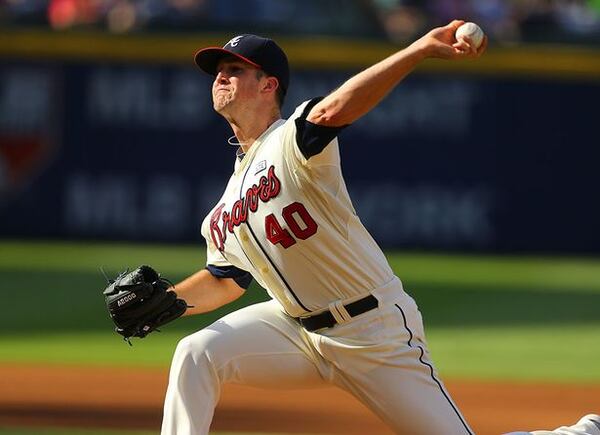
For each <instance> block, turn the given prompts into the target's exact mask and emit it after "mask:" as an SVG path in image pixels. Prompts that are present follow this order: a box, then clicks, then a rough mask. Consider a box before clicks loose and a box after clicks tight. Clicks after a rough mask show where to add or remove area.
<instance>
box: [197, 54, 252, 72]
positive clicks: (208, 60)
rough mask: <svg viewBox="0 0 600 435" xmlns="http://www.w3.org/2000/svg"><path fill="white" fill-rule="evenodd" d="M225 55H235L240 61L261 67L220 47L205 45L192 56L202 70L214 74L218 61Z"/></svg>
mask: <svg viewBox="0 0 600 435" xmlns="http://www.w3.org/2000/svg"><path fill="white" fill-rule="evenodd" d="M227 56H233V57H236V58H238V59H239V60H241V61H242V62H246V63H248V64H250V65H252V66H255V67H256V68H262V67H261V66H260V65H258V64H257V63H255V62H252V61H251V60H250V59H248V58H246V57H244V56H241V55H239V54H237V53H234V52H232V51H229V50H225V49H224V48H221V47H207V48H203V49H201V50H199V51H198V52H197V53H196V55H195V56H194V61H195V62H196V65H198V66H199V67H200V69H201V70H202V71H204V72H205V73H208V74H210V75H212V76H216V75H217V66H218V65H219V61H220V60H221V59H223V58H225V57H227Z"/></svg>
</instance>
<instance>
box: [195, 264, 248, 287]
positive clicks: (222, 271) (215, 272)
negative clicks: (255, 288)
mask: <svg viewBox="0 0 600 435" xmlns="http://www.w3.org/2000/svg"><path fill="white" fill-rule="evenodd" d="M206 270H208V271H209V272H210V274H211V275H212V276H214V277H215V278H232V279H233V280H234V281H235V282H236V283H237V285H239V286H240V287H242V288H243V289H247V288H248V287H249V286H250V283H251V282H252V275H251V274H250V272H246V271H245V270H242V269H239V268H237V267H235V266H215V265H213V264H209V265H208V266H206Z"/></svg>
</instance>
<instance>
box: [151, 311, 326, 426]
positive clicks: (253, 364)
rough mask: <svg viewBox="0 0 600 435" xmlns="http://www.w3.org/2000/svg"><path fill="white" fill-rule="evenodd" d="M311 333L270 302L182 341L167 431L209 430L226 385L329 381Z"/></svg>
mask: <svg viewBox="0 0 600 435" xmlns="http://www.w3.org/2000/svg"><path fill="white" fill-rule="evenodd" d="M319 358H320V356H319V355H318V354H317V353H316V352H314V350H312V349H311V348H310V346H309V344H308V340H307V338H306V333H305V332H304V331H303V329H302V328H300V326H299V325H298V324H297V323H296V322H295V321H294V320H292V319H290V318H289V317H287V316H286V315H285V314H283V312H282V311H281V308H280V307H279V306H278V304H277V303H275V302H273V301H270V302H264V303H260V304H256V305H251V306H248V307H245V308H242V309H241V310H238V311H236V312H234V313H231V314H229V315H227V316H225V317H223V318H222V319H220V320H218V321H217V322H215V323H213V324H212V325H210V326H208V327H207V328H205V329H203V330H201V331H199V332H196V333H194V334H192V335H190V336H188V337H185V338H184V339H182V340H181V341H180V343H179V344H178V346H177V348H176V350H175V354H174V356H173V361H172V364H171V371H170V374H169V386H168V388H167V394H166V398H165V404H164V416H163V423H162V431H161V434H162V435H201V434H207V433H208V431H209V427H210V423H211V420H212V417H213V413H214V408H215V406H216V404H217V402H218V400H219V395H220V390H221V385H222V384H224V383H241V384H246V385H250V386H259V387H265V388H269V387H271V388H294V387H304V388H306V387H317V386H323V385H325V383H326V381H325V380H324V377H327V376H328V375H327V374H326V373H325V371H326V370H327V369H326V366H325V365H320V362H319Z"/></svg>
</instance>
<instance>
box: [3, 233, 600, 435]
mask: <svg viewBox="0 0 600 435" xmlns="http://www.w3.org/2000/svg"><path fill="white" fill-rule="evenodd" d="M388 258H389V259H390V262H391V264H392V267H393V268H394V270H395V272H396V274H397V275H398V276H400V277H401V279H402V280H403V282H404V284H405V287H406V289H407V291H408V292H409V293H410V294H412V295H413V297H415V299H416V300H417V302H418V303H419V306H420V309H421V311H422V313H423V316H424V318H425V326H426V330H427V334H428V338H429V344H430V348H431V350H432V353H433V358H434V361H435V362H436V365H437V366H438V368H439V369H440V371H441V372H442V374H443V375H444V376H453V377H478V378H496V379H540V380H543V379H546V380H561V381H582V382H583V381H596V382H600V365H599V364H597V361H600V346H598V339H599V337H600V315H599V308H598V307H600V259H594V258H584V259H577V258H552V257H547V258H542V257H509V256H459V255H439V254H435V255H434V254H423V253H388ZM143 263H147V264H151V265H153V266H154V267H156V268H157V269H158V270H160V271H161V272H162V273H163V275H165V276H167V277H168V278H171V279H172V280H174V281H177V280H179V279H181V278H183V277H185V276H186V275H188V274H190V273H192V272H194V271H195V270H197V269H199V268H202V267H203V265H204V248H203V247H202V246H197V247H195V246H160V245H128V244H97V243H93V244H84V243H56V242H43V243H34V242H0V283H1V284H0V294H1V295H2V296H3V300H4V301H5V304H6V305H5V307H8V308H9V309H7V310H5V312H4V313H3V315H2V316H1V317H0V362H1V361H12V362H18V361H23V362H34V363H35V362H38V363H39V362H49V363H54V364H64V363H67V364H88V365H89V364H101V365H114V364H118V365H144V366H159V367H163V366H167V365H168V364H169V361H170V358H171V354H172V352H173V349H174V347H175V345H176V342H177V340H178V339H179V338H180V337H182V336H184V335H186V334H188V333H190V332H193V331H195V330H198V329H200V328H202V327H204V326H206V325H207V324H209V323H211V322H213V321H214V320H215V319H216V318H218V317H220V316H222V315H223V314H225V313H226V312H229V311H232V310H234V309H237V308H238V307H241V306H244V305H246V304H249V303H253V302H257V301H261V300H265V299H266V298H267V296H266V294H265V292H264V291H263V290H262V289H260V288H258V287H257V286H255V285H254V286H253V287H251V288H250V289H249V290H248V291H247V292H246V294H245V295H244V296H243V298H241V299H240V300H239V301H236V302H235V303H234V304H231V305H230V306H228V307H226V308H225V309H223V310H219V311H217V312H215V313H210V314H208V315H203V316H193V317H190V318H185V319H179V320H178V321H177V322H174V323H173V324H171V325H168V326H166V327H165V328H164V330H163V332H162V333H161V334H152V335H151V336H150V337H148V338H146V339H144V340H135V341H134V346H133V347H132V348H131V347H129V346H128V345H126V344H125V343H124V342H123V341H122V340H120V339H119V336H117V335H116V334H114V333H113V332H111V331H112V323H111V322H110V320H109V319H108V316H107V313H106V310H105V307H104V301H103V298H102V294H101V291H102V289H103V288H104V286H105V280H104V278H103V277H102V274H101V273H100V271H99V267H100V266H104V268H105V270H106V271H107V273H108V274H109V275H110V276H113V275H115V274H116V273H117V272H118V271H120V270H122V269H124V268H125V267H127V266H129V267H132V268H133V267H136V266H137V265H139V264H143ZM0 433H2V432H0Z"/></svg>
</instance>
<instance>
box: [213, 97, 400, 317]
mask: <svg viewBox="0 0 600 435" xmlns="http://www.w3.org/2000/svg"><path fill="white" fill-rule="evenodd" d="M307 104H308V102H305V103H303V104H302V105H300V106H299V107H298V108H297V109H296V111H295V112H294V114H293V115H292V116H291V117H290V118H289V119H288V120H278V121H276V122H274V123H273V124H272V125H271V126H270V127H269V128H268V129H267V130H266V131H265V132H264V133H263V134H262V135H261V136H260V137H259V138H258V139H257V140H256V142H255V143H254V144H253V145H252V147H251V148H250V149H249V151H248V153H247V154H246V155H245V156H244V157H243V159H242V160H241V161H239V159H238V160H236V163H235V170H234V172H233V175H232V176H231V178H230V180H229V183H228V184H227V187H226V189H225V193H224V194H223V196H222V197H221V199H220V200H219V202H218V203H217V205H216V206H215V207H214V208H213V210H212V211H211V212H210V213H209V214H208V216H207V217H206V218H205V220H204V222H203V224H202V235H203V236H204V238H205V239H206V242H207V263H208V264H210V265H215V266H229V265H233V266H235V267H237V268H239V269H243V270H245V271H248V272H250V273H251V274H252V276H253V277H254V278H255V279H256V280H257V281H258V283H259V284H260V285H261V286H262V287H264V288H265V289H266V290H267V292H268V293H269V294H270V295H271V296H272V297H273V298H274V299H276V300H277V301H279V303H280V304H281V305H282V306H283V307H284V309H285V311H286V312H287V313H288V314H290V315H292V316H294V317H298V316H302V315H306V314H307V313H309V312H315V311H319V310H321V309H324V308H327V306H328V304H329V303H331V302H332V301H336V300H352V299H354V298H359V297H360V296H365V295H366V294H368V293H369V292H370V291H372V290H373V289H375V288H378V287H381V286H382V285H384V284H385V283H387V282H389V281H390V280H392V279H393V272H392V270H391V268H390V266H389V264H388V262H387V260H386V258H385V256H384V254H383V252H382V251H381V249H380V248H379V247H378V246H377V244H376V242H375V241H374V240H373V238H372V237H371V235H370V234H369V233H368V232H367V230H366V229H365V227H364V226H363V225H362V223H361V222H360V220H359V218H358V216H357V215H356V212H355V210H354V207H353V206H352V202H351V201H350V197H349V195H348V191H347V189H346V185H345V183H344V180H343V178H342V173H341V168H340V155H339V148H338V141H337V139H334V140H333V141H332V142H331V143H329V144H328V145H327V146H326V147H325V148H324V149H323V151H321V152H320V153H319V154H317V155H315V156H312V157H310V158H309V159H308V160H307V159H306V158H305V157H304V155H303V154H302V152H301V150H300V149H299V147H298V144H297V140H296V133H297V127H296V123H295V120H296V119H297V118H298V117H299V116H301V114H302V113H303V110H304V108H305V107H306V105H307Z"/></svg>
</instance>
